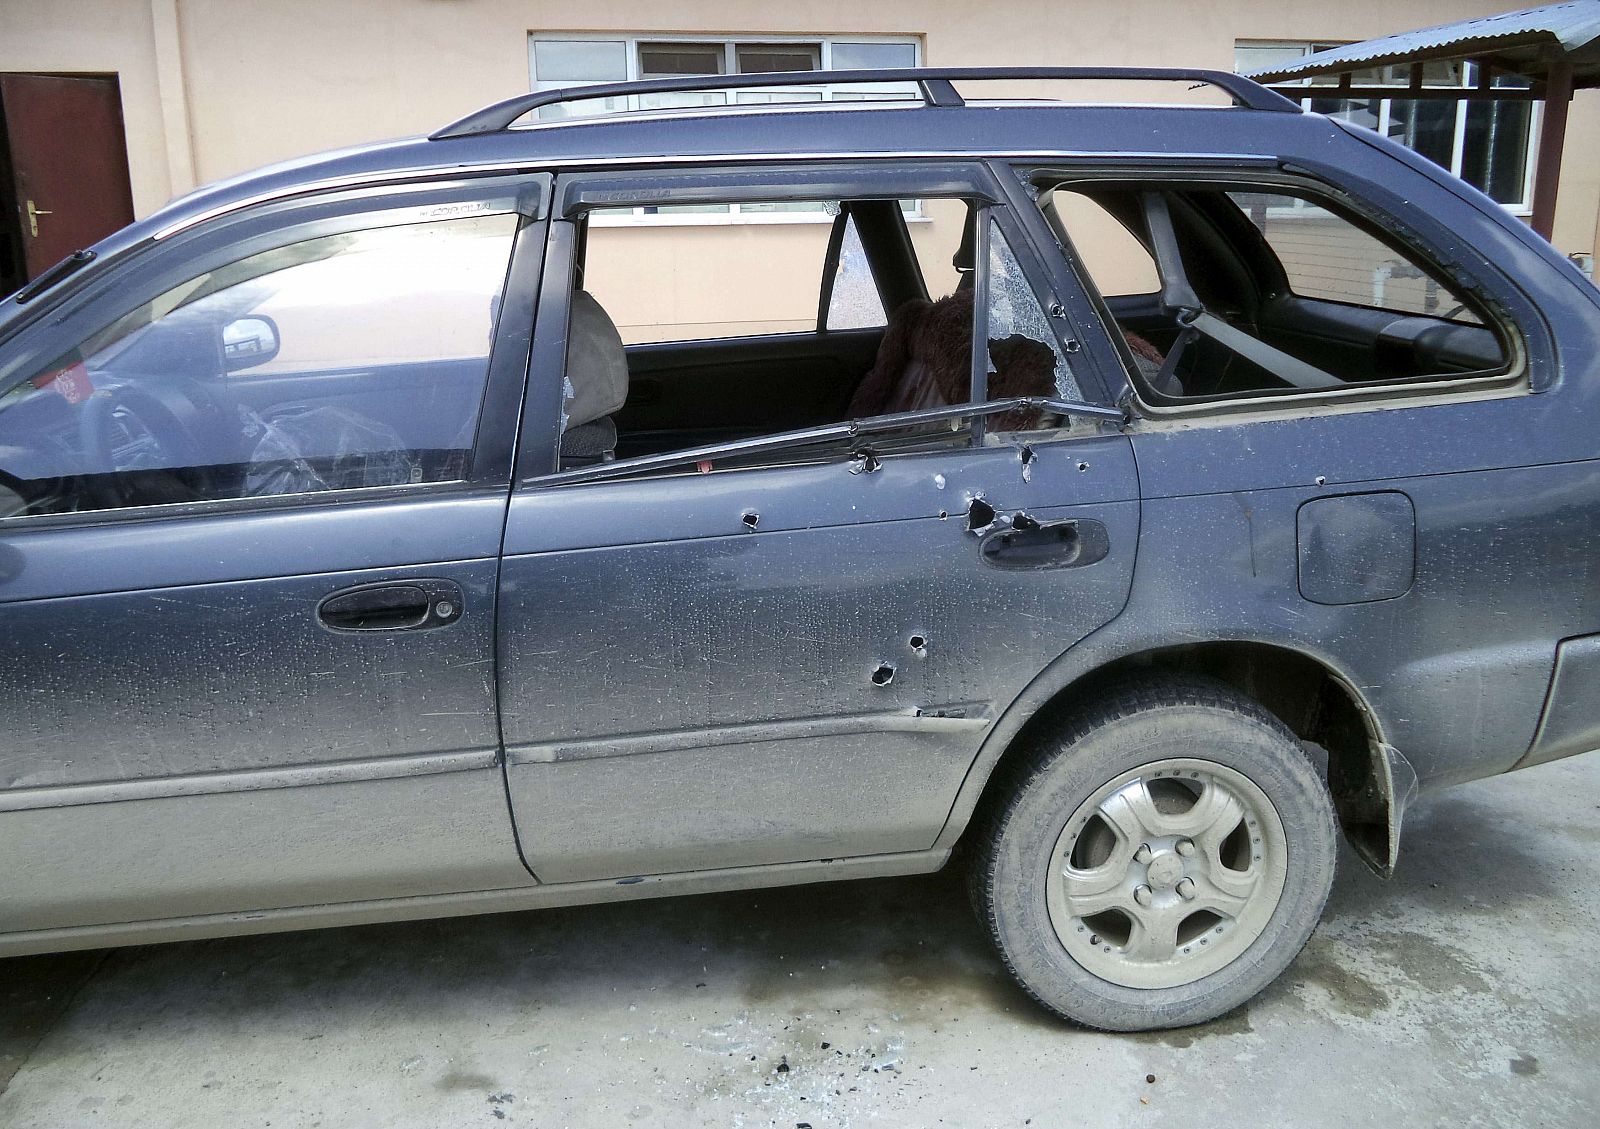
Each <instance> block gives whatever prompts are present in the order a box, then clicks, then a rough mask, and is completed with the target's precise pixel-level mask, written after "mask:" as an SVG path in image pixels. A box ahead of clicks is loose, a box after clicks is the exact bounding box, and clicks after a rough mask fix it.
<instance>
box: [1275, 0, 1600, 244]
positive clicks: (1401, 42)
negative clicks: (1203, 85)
mask: <svg viewBox="0 0 1600 1129" xmlns="http://www.w3.org/2000/svg"><path fill="white" fill-rule="evenodd" d="M1441 60H1443V61H1451V62H1468V63H1474V64H1476V66H1477V83H1476V85H1474V86H1471V87H1454V88H1452V87H1428V86H1424V85H1423V66H1424V64H1426V63H1430V62H1436V61H1441ZM1385 66H1408V67H1409V68H1410V73H1409V81H1408V82H1407V83H1406V85H1404V86H1400V85H1378V84H1373V83H1372V82H1370V81H1364V82H1358V81H1356V76H1357V74H1358V73H1359V72H1361V71H1367V70H1371V69H1372V68H1376V67H1385ZM1505 75H1517V76H1520V77H1522V78H1525V79H1527V80H1528V81H1529V83H1530V85H1528V86H1526V87H1509V86H1496V85H1494V79H1495V78H1496V76H1505ZM1327 76H1334V77H1336V78H1337V79H1338V82H1337V85H1334V86H1319V87H1308V86H1307V85H1306V84H1305V83H1306V80H1307V79H1311V78H1321V77H1327ZM1248 77H1250V78H1253V79H1255V80H1256V81H1257V82H1261V83H1264V84H1266V85H1267V86H1270V87H1272V88H1273V89H1275V90H1277V91H1278V92H1279V93H1281V94H1286V95H1288V96H1289V97H1291V98H1304V97H1306V96H1307V95H1308V93H1309V92H1311V91H1315V92H1316V93H1317V95H1319V96H1322V97H1338V98H1446V99H1466V100H1468V101H1541V102H1543V103H1545V112H1544V115H1543V117H1542V120H1541V123H1540V128H1539V147H1538V157H1537V161H1536V164H1535V167H1534V178H1533V217H1532V220H1531V225H1532V227H1533V229H1534V230H1535V231H1537V232H1538V233H1539V234H1540V235H1542V236H1544V237H1545V238H1546V239H1548V238H1550V232H1551V228H1552V226H1553V223H1554V220H1555V206H1556V190H1557V187H1558V185H1559V181H1560V176H1561V153H1562V148H1563V145H1564V143H1565V140H1566V132H1567V106H1568V103H1569V102H1571V100H1572V92H1573V91H1574V90H1575V89H1584V88H1588V87H1600V0H1568V2H1567V3H1563V4H1547V5H1545V6H1543V7H1539V8H1526V9H1523V10H1522V11H1517V12H1503V13H1501V14H1499V15H1494V16H1483V17H1481V18H1479V19H1473V20H1462V21H1460V22H1458V23H1451V24H1440V25H1438V26H1437V27H1430V28H1424V29H1422V30H1421V31H1411V32H1406V33H1404V34H1401V35H1389V36H1384V37H1383V38H1381V39H1369V40H1366V41H1365V42H1363V43H1351V44H1348V45H1347V46H1344V47H1337V48H1334V49H1332V50H1329V51H1319V52H1317V53H1316V54H1314V55H1308V56H1306V57H1305V58H1304V59H1299V60H1296V61H1295V62H1294V63H1292V64H1290V65H1287V66H1275V67H1262V68H1261V69H1259V70H1255V71H1251V72H1249V75H1248Z"/></svg>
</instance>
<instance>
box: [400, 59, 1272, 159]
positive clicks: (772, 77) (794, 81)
mask: <svg viewBox="0 0 1600 1129" xmlns="http://www.w3.org/2000/svg"><path fill="white" fill-rule="evenodd" d="M976 79H1068V80H1081V79H1109V80H1113V81H1134V82H1139V81H1156V82H1192V83H1194V84H1196V85H1199V86H1215V87H1216V88H1217V89H1219V90H1222V91H1224V92H1226V93H1227V94H1228V95H1230V96H1231V97H1232V98H1233V100H1234V102H1235V103H1237V104H1238V105H1240V106H1244V107H1247V108H1249V109H1252V110H1274V111H1278V112H1286V113H1295V114H1298V113H1300V112H1301V110H1300V106H1299V104H1298V103H1296V102H1292V101H1290V100H1289V99H1288V98H1285V97H1284V96H1283V95H1282V94H1279V93H1277V92H1276V91H1273V90H1268V89H1267V88H1266V87H1264V86H1262V85H1261V84H1259V83H1257V82H1254V81H1252V80H1250V79H1248V78H1245V77H1243V76H1242V75H1236V74H1231V73H1229V72H1228V71H1216V70H1204V69H1198V68H1193V69H1192V68H1187V67H895V68H886V69H883V70H854V71H769V72H767V73H764V74H729V75H695V76H692V77H685V78H651V79H640V80H637V81H633V82H602V83H594V84H592V85H588V86H568V87H562V88H561V89H557V90H536V91H534V92H533V93H531V94H519V95H517V96H516V97H515V98H507V99H505V101H503V102H496V103H494V104H493V105H492V106H485V107H484V108H483V109H481V110H477V111H474V112H473V113H470V114H468V115H467V116H466V117H464V118H461V119H460V120H458V121H453V122H451V123H450V124H449V125H447V126H445V127H444V128H443V129H440V130H437V131H436V132H434V133H432V134H429V137H430V139H431V140H434V141H439V140H442V139H444V138H447V137H472V136H474V135H476V134H480V133H499V132H500V131H501V130H504V129H509V128H510V127H511V123H513V122H515V121H516V120H517V119H518V118H520V117H522V116H523V115H524V114H528V113H531V112H532V111H534V110H537V109H539V108H540V107H541V106H555V105H559V104H561V103H563V102H582V101H587V100H589V99H593V98H619V97H623V96H625V95H629V94H667V93H672V92H674V91H681V90H738V89H748V88H751V87H761V86H820V85H822V84H824V83H857V84H860V83H888V82H914V83H916V84H917V88H918V90H919V92H920V93H921V95H922V100H923V102H924V103H926V104H927V105H929V106H964V105H966V103H965V102H964V101H963V100H962V97H961V95H959V94H957V93H956V89H955V87H954V86H952V85H950V84H951V82H952V81H961V80H976Z"/></svg>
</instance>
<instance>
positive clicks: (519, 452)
mask: <svg viewBox="0 0 1600 1129" xmlns="http://www.w3.org/2000/svg"><path fill="white" fill-rule="evenodd" d="M1106 77H1112V78H1121V79H1132V78H1139V79H1149V80H1162V81H1174V80H1177V81H1188V82H1191V83H1195V82H1198V83H1205V84H1210V85H1211V86H1212V87H1213V88H1216V89H1220V90H1221V91H1223V92H1224V93H1226V94H1227V95H1229V96H1230V99H1231V102H1232V104H1231V105H1216V106H1204V105H1194V106H1150V105H1143V106H1130V105H1117V106H1112V105H1077V106H1074V105H1068V104H1063V103H1053V102H1046V101H1040V100H1026V101H1009V102H1002V101H985V102H979V101H968V100H966V99H964V98H963V97H962V96H961V95H960V94H959V93H958V92H957V89H956V85H955V84H956V83H958V82H959V83H961V84H962V85H963V86H964V87H965V86H975V85H977V84H978V83H979V82H980V81H981V80H988V79H995V78H1004V79H1013V80H1014V79H1021V78H1027V79H1039V80H1042V79H1052V80H1062V81H1066V80H1072V79H1082V78H1106ZM820 82H828V83H832V84H835V85H837V84H839V83H841V82H855V83H860V84H864V85H870V84H874V83H880V84H881V83H899V84H901V87H900V88H901V89H903V90H905V91H907V92H908V93H909V97H903V98H902V99H901V100H898V101H871V100H866V99H863V100H860V101H854V102H840V101H829V102H825V103H823V102H809V103H807V102H794V103H792V104H786V105H772V104H754V105H751V104H745V105H737V104H736V105H731V106H726V107H721V108H717V107H703V106H690V107H685V106H684V105H682V104H681V103H682V102H683V101H684V100H683V99H681V98H679V99H664V98H660V97H659V96H661V95H667V94H671V95H681V94H684V93H692V92H693V91H695V90H703V89H705V88H708V87H710V86H713V85H714V86H715V87H716V88H718V89H726V88H729V87H755V88H760V87H770V86H773V85H776V84H780V83H781V85H782V86H783V87H784V88H786V89H794V88H802V89H803V88H805V87H806V86H808V85H810V84H814V83H820ZM596 98H606V99H609V100H611V104H613V105H615V106H618V107H622V108H623V111H624V112H617V113H613V114H608V115H605V116H598V117H589V118H581V117H577V116H569V114H568V111H569V110H571V109H572V108H573V107H574V104H575V103H576V102H577V101H578V100H581V99H590V100H593V99H596ZM673 101H677V102H678V103H679V104H678V105H676V106H671V105H669V106H668V107H667V108H656V109H651V108H648V107H649V106H650V105H652V104H654V103H661V102H673ZM728 215H736V216H739V217H741V218H742V220H743V222H740V223H726V222H725V223H724V224H723V226H721V227H720V228H719V227H717V224H716V223H715V222H713V220H714V218H715V217H716V216H728ZM931 216H941V217H944V218H945V219H946V220H950V219H951V217H954V218H953V221H951V222H946V223H941V224H933V223H930V222H928V221H929V217H931ZM647 219H648V222H646V220H647ZM763 224H767V225H769V227H768V228H767V229H765V230H776V229H777V228H778V227H781V228H782V230H783V232H786V233H790V235H792V237H793V239H794V240H796V241H800V240H802V239H811V238H812V237H813V236H814V238H815V247H816V255H815V257H814V258H810V259H806V258H804V256H799V257H797V256H796V255H791V254H787V253H785V254H784V255H782V256H779V255H776V254H772V253H769V252H768V251H764V250H761V248H762V247H765V246H767V245H766V244H758V243H756V242H754V241H752V242H750V243H749V247H750V248H751V250H750V251H749V254H748V256H747V257H746V259H745V260H744V267H745V268H746V271H745V274H744V275H741V276H740V278H739V279H734V278H732V277H719V276H718V275H717V274H716V273H715V272H714V271H710V270H695V269H691V268H692V267H693V261H692V260H693V256H694V254H695V253H696V248H697V247H703V246H706V245H708V244H707V241H708V239H709V238H710V237H709V236H708V235H707V232H708V231H710V232H713V233H714V234H715V236H716V238H718V239H726V240H728V241H732V240H735V239H744V238H747V237H749V236H750V234H751V233H753V232H756V231H758V230H763V228H762V225H763ZM808 224H809V225H810V226H807V225H808ZM630 225H631V227H633V228H637V229H647V230H648V232H649V233H650V239H651V240H656V239H659V240H661V241H668V240H671V239H680V240H682V242H681V243H680V244H679V245H678V246H677V249H676V250H675V251H673V252H672V253H671V254H670V255H669V254H667V253H665V252H663V253H661V254H657V253H655V252H654V251H650V250H648V249H647V250H638V248H640V247H641V246H643V243H642V242H641V241H640V240H637V239H636V240H634V241H632V242H631V243H628V244H627V246H630V247H633V248H635V251H634V252H633V253H630V254H628V255H619V254H618V251H617V249H618V248H619V247H621V246H623V245H624V244H623V243H622V242H620V241H619V240H617V239H616V238H613V236H614V235H615V232H614V231H613V230H612V229H614V228H629V227H630ZM935 230H945V231H950V232H953V233H955V235H956V236H957V237H956V238H953V239H952V240H951V245H950V246H947V247H942V248H941V247H938V246H937V245H936V243H937V241H936V240H934V239H933V237H932V236H931V235H930V232H932V231H935ZM797 245H798V243H797ZM740 246H743V244H740ZM807 246H810V244H807ZM802 260H803V261H804V264H805V265H804V268H803V269H802V268H801V266H800V265H797V264H800V263H801V262H802ZM685 263H688V264H689V266H688V267H685V265H684V264H685ZM752 280H753V281H752ZM780 290H781V291H783V292H785V293H799V294H801V295H802V297H801V299H800V301H801V304H802V306H803V307H804V309H803V310H802V316H800V317H799V318H791V319H789V320H788V321H783V322H780V323H771V322H770V320H769V322H767V323H763V322H761V319H760V317H757V316H755V315H753V314H750V313H749V312H748V311H747V307H749V308H754V307H759V306H760V305H761V303H762V302H763V301H764V300H766V299H767V298H769V297H770V296H771V295H773V294H776V293H778V292H779V291H780ZM719 302H720V303H722V305H723V308H724V309H725V310H726V316H725V317H721V318H712V317H709V316H701V315H700V314H695V315H693V316H692V317H691V316H689V315H687V314H684V315H683V316H679V317H677V320H676V322H674V324H676V325H678V326H679V329H680V332H678V333H676V334H675V335H674V334H667V335H666V336H665V337H663V336H662V335H661V334H659V333H656V334H652V333H651V332H650V327H651V318H652V316H654V315H653V314H652V313H651V310H652V309H654V310H655V311H656V312H657V313H659V314H660V318H659V319H657V320H659V321H661V322H672V321H673V317H674V316H675V315H672V311H673V310H680V311H684V310H691V309H692V310H695V311H699V310H702V309H705V308H709V307H711V306H715V305H716V304H717V303H719ZM652 303H654V306H653V307H652V305H651V304H652ZM624 304H625V305H627V306H628V307H629V309H628V310H626V311H623V310H621V309H619V306H621V305H624ZM608 305H609V307H610V308H608ZM1597 306H1600V293H1597V291H1596V290H1595V289H1594V288H1593V287H1592V286H1591V285H1590V284H1589V283H1588V282H1587V281H1586V280H1585V279H1584V278H1583V277H1582V276H1581V275H1579V274H1578V273H1577V271H1576V270H1574V269H1573V267H1572V266H1571V265H1570V264H1568V263H1566V262H1565V261H1564V260H1563V259H1562V258H1561V257H1560V256H1559V255H1557V254H1556V253H1554V252H1553V251H1552V249H1551V248H1550V247H1549V246H1548V245H1547V244H1546V243H1544V242H1543V241H1541V240H1540V239H1539V238H1537V237H1536V236H1535V235H1533V234H1532V233H1531V232H1530V231H1529V230H1527V229H1526V228H1525V227H1524V226H1523V225H1522V224H1521V223H1519V222H1517V221H1516V220H1515V219H1513V218H1511V217H1508V216H1507V215H1506V213H1505V212H1504V211H1503V210H1502V209H1501V208H1500V207H1499V206H1497V205H1496V204H1495V203H1493V202H1492V201H1491V200H1489V199H1488V198H1487V197H1485V196H1484V195H1482V194H1481V193H1479V192H1477V191H1476V190H1474V189H1472V188H1470V187H1468V186H1467V185H1465V184H1463V183H1461V182H1460V181H1458V180H1455V179H1453V178H1451V177H1450V176H1449V175H1447V174H1446V173H1444V172H1442V171H1441V170H1439V169H1438V168H1436V167H1435V166H1433V165H1432V164H1429V163H1427V162H1426V161H1424V160H1422V159H1420V158H1418V157H1416V156H1414V155H1413V154H1411V153H1410V152H1408V151H1407V150H1405V149H1402V148H1400V147H1398V146H1396V145H1394V144H1391V143H1389V142H1388V141H1387V140H1385V139H1384V138H1382V137H1379V136H1377V135H1376V134H1373V133H1370V132H1367V131H1364V130H1362V129H1358V128H1355V127H1352V126H1350V125H1348V124H1345V123H1342V122H1339V121H1336V120H1330V119H1328V118H1325V117H1321V116H1318V115H1316V114H1308V113H1303V112H1301V110H1300V108H1299V107H1298V106H1296V105H1294V104H1293V103H1290V102H1288V101H1287V100H1285V99H1283V98H1280V97H1279V96H1277V95H1275V94H1272V93H1269V92H1268V91H1266V90H1264V89H1263V88H1261V87H1258V86H1255V85H1254V84H1252V83H1249V82H1247V81H1244V80H1242V79H1239V78H1237V77H1235V76H1232V75H1227V74H1221V73H1215V72H1187V71H1182V72H1180V71H1126V72H1098V71H1084V70H1075V69H1058V70H1050V71H1029V72H1025V73H1022V72H1012V71H950V70H946V71H938V70H918V71H908V72H895V71H873V72H861V73H845V72H838V71H833V72H827V73H826V74H809V73H808V74H799V75H796V74H784V75H782V76H773V75H766V76H763V75H757V76H735V77H731V78H730V77H727V76H723V77H718V78H716V79H687V80H667V81H658V82H645V83H633V84H621V85H616V86H612V87H605V88H595V87H591V88H579V89H573V90H565V91H561V90H556V91H545V92H541V93H536V94H532V95H527V96H523V97H519V98H515V99H512V100H510V101H508V102H505V103H502V104H500V105H497V106H493V107H490V108H488V109H486V110H483V111H480V112H478V113H476V114H474V115H472V116H470V117H468V118H465V119H463V120H462V121H460V122H457V123H455V124H454V125H451V126H448V127H446V128H444V129H442V130H440V131H439V132H438V133H436V134H434V135H433V136H432V137H429V138H420V139H411V140H404V141H398V142H390V143H385V144H380V145H374V146H371V147H367V148H362V149H357V150H352V151H348V152H344V153H338V154H333V155H329V156H323V157H318V158H312V159H308V160H302V161H298V162H295V163H292V164H289V165H283V166H278V167H275V168H271V169H268V170H265V171H262V172H259V173H256V174H253V175H250V176H246V177H243V178H240V179H237V180H234V181H230V182H227V183H223V184H218V185H215V186H212V187H208V188H206V189H203V190H201V191H199V192H197V193H195V194H193V195H191V196H188V197H186V198H184V199H181V200H179V201H177V202H175V203H173V204H172V205H170V206H169V207H167V208H165V209H164V210H162V211H161V212H159V213H157V214H156V215H154V216H151V217H150V218H148V219H146V220H144V221H142V222H140V223H137V224H135V225H133V226H132V227H130V228H127V229H126V230H124V231H122V232H120V233H119V234H117V235H114V236H112V237H111V238H109V239H107V240H106V241H105V242H103V243H102V244H100V245H98V246H96V247H94V248H92V249H90V250H88V251H84V252H80V253H79V254H77V255H76V256H74V257H73V258H71V259H69V260H67V261H66V262H64V263H62V264H61V265H60V266H58V267H57V268H55V269H53V270H52V271H50V272H49V273H48V274H47V275H46V276H44V277H42V278H41V279H39V280H38V281H36V282H34V283H32V284H30V285H29V286H28V287H26V288H25V289H23V290H22V291H19V292H18V293H16V294H13V295H11V296H10V297H9V298H7V299H5V300H4V301H3V302H0V680H3V684H4V685H3V691H0V858H3V859H4V861H5V865H4V866H3V867H0V953H4V954H20V953H29V952H40V951H46V950H55V949H70V948H82V947H91V946H103V945H113V944H126V943H145V942H151V941H161V940H169V939H179V938H193V937H210V936H219V935H223V934H233V933H245V932H258V931H271V930H284V929H296V928H306V927H316V926H328V925H339V924H345V923H352V922H367V921H380V920H393V919H398V918H418V917H427V916H435V915H445V914H468V913H483V912H493V911H503V910H514V909H522V908H528V907H536V906H546V905H560V904H569V903H575V902H586V901H598V900H605V899H618V898H636V897H644V896H650V895H662V894H678V893H690V892H695V891H706V890H726V889H732V888H743V887H754V886H783V885H787V884H792V883H800V882H812V881H822V880H831V879H840V878H854V877H866V876H872V875H889V874H908V873H913V872H919V871H931V870H934V869H937V868H939V867H942V866H944V865H945V864H946V863H947V862H949V861H950V860H951V859H952V857H953V856H959V859H960V861H961V862H962V864H963V865H965V866H966V867H968V868H969V870H970V873H971V876H972V889H973V894H974V900H975V903H976V905H977V908H978V912H979V913H980V915H981V917H982V919H983V920H984V922H985V923H986V926H987V928H988V929H989V931H990V932H991V933H992V935H993V937H994V940H995V943H996V945H997V947H998V950H999V953H1000V955H1001V957H1002V959H1003V960H1004V961H1005V963H1006V964H1007V965H1008V967H1009V968H1010V969H1011V970H1012V971H1013V972H1014V973H1015V975H1016V977H1017V978H1018V980H1019V981H1020V982H1021V983H1022V984H1023V986H1024V987H1025V988H1026V989H1027V990H1028V991H1029V992H1030V993H1032V994H1033V996H1035V997H1036V998H1037V999H1038V1000H1039V1001H1040V1003H1041V1004H1043V1005H1044V1006H1045V1007H1047V1008H1049V1009H1051V1010H1053V1011H1054V1012H1056V1013H1058V1014H1060V1015H1063V1016H1065V1017H1067V1018H1069V1019H1072V1020H1075V1021H1078V1022H1081V1023H1085V1024H1089V1025H1092V1026H1096V1027H1102V1028H1108V1029H1135V1028H1146V1027H1161V1026H1172V1025H1180V1024H1186V1023H1194V1022H1198V1021H1201V1020H1205V1019H1208V1018H1210V1017H1212V1016H1215V1015H1218V1014H1220V1013H1222V1012H1224V1011H1226V1010H1227V1009H1229V1008H1232V1007H1234V1006H1236V1005H1238V1004H1239V1003H1240V1002H1242V1001H1243V1000H1245V999H1247V998H1249V997H1250V996H1251V995H1252V994H1253V993H1255V992H1256V991H1257V990H1259V989H1260V988H1261V987H1262V986H1264V985H1265V984H1267V983H1268V982H1270V981H1271V980H1272V979H1273V978H1274V977H1275V976H1277V975H1278V973H1279V972H1281V971H1282V970H1283V969H1284V968H1285V967H1286V966H1287V965H1288V964H1289V963H1290V961H1291V960H1292V959H1293V958H1294V956H1295V955H1296V953H1297V952H1298V951H1299V950H1300V948H1301V946H1302V945H1303V944H1304V943H1305V941H1306V939H1307V937H1308V936H1309V935H1310V933H1311V931H1312V929H1313V927H1314V926H1315V924H1316V921H1317V918H1318V916H1319V914H1320V912H1321V909H1322V906H1323V903H1324V900H1325V898H1326V896H1327V894H1328V890H1329V885H1330V883H1331V881H1332V878H1333V869H1334V858H1335V842H1336V838H1335V836H1336V824H1337V825H1339V826H1342V828H1343V831H1344V834H1345V835H1346V836H1347V837H1348V838H1349V839H1350V841H1351V842H1352V844H1353V845H1354V848H1355V850H1356V852H1357V853H1358V854H1359V855H1360V856H1361V857H1362V858H1364V859H1365V860H1366V861H1367V862H1368V863H1369V864H1371V865H1372V866H1373V867H1375V868H1376V869H1377V870H1379V871H1380V872H1382V873H1388V872H1389V871H1390V869H1391V868H1392V867H1393V866H1394V863H1395V858H1396V853H1397V849H1398V842H1399V833H1400V827H1401V816H1402V813H1403V811H1404V809H1405V806H1406V804H1407V803H1408V802H1409V801H1410V800H1411V799H1412V798H1413V797H1414V796H1415V795H1416V793H1417V792H1418V791H1419V790H1428V789H1434V788H1439V787H1442V786H1444V785H1448V784H1452V783H1456V782H1459V781H1464V780H1470V779H1472V778H1475V777H1482V776H1487V775H1491V774H1494V773H1500V772H1505V771H1507V770H1509V769H1513V768H1520V767H1524V766H1527V765H1533V764H1538V763H1541V762H1544V761H1549V760H1552V759H1554V758H1557V757H1563V756H1567V755H1570V754H1573V753H1578V752H1583V751H1586V750H1589V749H1591V748H1595V747H1597V746H1600V557H1597V555H1596V551H1597V547H1600V537H1597V534H1600V341H1597V340H1596V338H1597V328H1600V308H1597ZM636 307H638V308H636ZM640 308H642V309H644V313H642V314H641V313H640ZM624 313H626V315H627V316H623V315H624ZM619 325H620V326H621V328H620V329H619ZM685 326H687V328H686V329H684V328H683V327H685ZM1316 747H1320V748H1321V749H1322V750H1325V752H1326V771H1325V772H1324V771H1323V770H1322V769H1321V768H1320V767H1319V765H1320V764H1321V762H1322V760H1323V758H1322V754H1321V753H1319V752H1317V750H1316ZM1308 753H1309V754H1310V755H1308ZM1313 756H1314V757H1315V761H1314V760H1313V759H1312V757H1313ZM1485 833H1486V834H1487V833H1488V829H1485Z"/></svg>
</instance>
